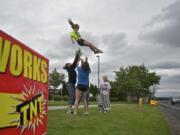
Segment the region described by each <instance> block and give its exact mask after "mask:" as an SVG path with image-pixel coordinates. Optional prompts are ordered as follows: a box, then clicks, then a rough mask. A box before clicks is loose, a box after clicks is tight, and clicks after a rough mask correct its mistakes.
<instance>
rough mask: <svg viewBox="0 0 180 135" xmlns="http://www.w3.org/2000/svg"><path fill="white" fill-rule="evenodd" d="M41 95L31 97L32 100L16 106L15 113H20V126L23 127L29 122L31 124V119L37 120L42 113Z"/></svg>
mask: <svg viewBox="0 0 180 135" xmlns="http://www.w3.org/2000/svg"><path fill="white" fill-rule="evenodd" d="M42 102H43V97H42V94H41V93H40V94H38V95H37V96H35V97H33V98H32V100H29V101H25V102H23V103H22V104H20V105H18V106H17V108H16V109H17V110H16V111H17V112H19V113H20V125H22V126H25V125H27V124H28V122H29V121H31V122H33V120H34V119H33V118H37V117H38V115H40V114H41V113H42V111H43V110H42Z"/></svg>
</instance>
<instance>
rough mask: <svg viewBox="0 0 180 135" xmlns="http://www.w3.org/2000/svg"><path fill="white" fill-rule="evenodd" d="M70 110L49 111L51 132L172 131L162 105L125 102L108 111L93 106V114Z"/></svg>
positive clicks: (163, 134)
mask: <svg viewBox="0 0 180 135" xmlns="http://www.w3.org/2000/svg"><path fill="white" fill-rule="evenodd" d="M65 111H66V110H56V111H49V112H48V117H49V120H48V135H171V134H170V130H169V127H168V125H167V122H166V121H165V118H164V116H163V115H162V113H161V112H160V111H159V108H158V107H151V106H149V105H145V106H143V107H139V106H138V105H135V104H134V105H132V104H128V105H127V104H121V105H115V106H113V107H112V111H111V112H108V113H100V112H98V111H97V108H90V115H89V116H84V115H83V110H79V112H78V115H77V116H74V115H66V113H65Z"/></svg>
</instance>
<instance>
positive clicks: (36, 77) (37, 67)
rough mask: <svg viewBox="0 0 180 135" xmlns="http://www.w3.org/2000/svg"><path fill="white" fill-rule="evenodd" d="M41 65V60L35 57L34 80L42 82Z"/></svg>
mask: <svg viewBox="0 0 180 135" xmlns="http://www.w3.org/2000/svg"><path fill="white" fill-rule="evenodd" d="M40 64H41V59H40V58H38V57H37V56H34V63H33V80H37V81H40Z"/></svg>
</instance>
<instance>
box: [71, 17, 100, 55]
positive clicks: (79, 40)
mask: <svg viewBox="0 0 180 135" xmlns="http://www.w3.org/2000/svg"><path fill="white" fill-rule="evenodd" d="M68 22H69V24H70V25H71V28H72V29H73V31H72V32H71V33H70V35H71V40H72V43H75V41H76V42H77V43H78V44H79V45H80V46H87V47H89V48H90V49H91V50H92V51H93V52H94V53H95V54H97V53H103V52H102V51H101V50H99V49H98V48H96V47H95V46H94V45H93V44H92V43H90V42H89V41H86V40H84V39H83V38H82V37H81V35H80V33H79V32H78V30H79V25H78V24H74V23H73V22H72V20H71V19H68Z"/></svg>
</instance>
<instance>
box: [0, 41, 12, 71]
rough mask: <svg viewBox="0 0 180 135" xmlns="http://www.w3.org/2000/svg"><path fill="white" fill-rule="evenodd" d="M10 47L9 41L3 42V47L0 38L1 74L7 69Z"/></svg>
mask: <svg viewBox="0 0 180 135" xmlns="http://www.w3.org/2000/svg"><path fill="white" fill-rule="evenodd" d="M10 46H11V43H10V41H8V40H5V43H4V47H3V38H2V37H0V72H2V73H4V72H5V71H6V68H7V63H8V58H9V52H10Z"/></svg>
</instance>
